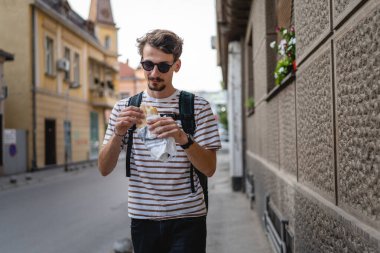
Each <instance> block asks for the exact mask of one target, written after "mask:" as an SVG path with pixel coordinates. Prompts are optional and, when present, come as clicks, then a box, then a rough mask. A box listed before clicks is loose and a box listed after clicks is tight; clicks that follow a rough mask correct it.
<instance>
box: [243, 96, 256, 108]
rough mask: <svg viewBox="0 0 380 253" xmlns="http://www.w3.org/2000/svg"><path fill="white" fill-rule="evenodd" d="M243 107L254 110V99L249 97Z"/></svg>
mask: <svg viewBox="0 0 380 253" xmlns="http://www.w3.org/2000/svg"><path fill="white" fill-rule="evenodd" d="M245 107H246V108H247V109H249V110H252V109H253V108H255V99H254V98H253V97H249V98H248V99H247V100H246V101H245Z"/></svg>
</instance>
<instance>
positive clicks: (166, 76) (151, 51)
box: [141, 44, 180, 91]
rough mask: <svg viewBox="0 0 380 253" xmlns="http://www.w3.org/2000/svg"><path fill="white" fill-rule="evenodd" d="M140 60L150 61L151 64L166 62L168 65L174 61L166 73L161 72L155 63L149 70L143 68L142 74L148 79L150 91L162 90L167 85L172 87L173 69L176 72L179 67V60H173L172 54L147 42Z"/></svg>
mask: <svg viewBox="0 0 380 253" xmlns="http://www.w3.org/2000/svg"><path fill="white" fill-rule="evenodd" d="M141 61H142V62H144V61H150V62H151V63H153V64H158V63H166V64H168V65H172V64H173V63H174V64H173V66H171V67H170V68H169V71H168V72H166V73H162V72H161V71H160V70H159V66H157V65H154V67H153V69H152V70H150V71H149V70H145V69H144V75H145V78H146V79H147V81H148V88H149V89H150V90H151V91H164V90H165V89H167V88H168V87H169V88H172V86H173V84H172V79H173V73H174V71H175V72H177V71H178V70H179V68H180V61H179V60H177V61H176V62H174V57H173V55H172V54H166V53H164V52H162V51H161V50H159V49H156V48H154V47H151V46H150V45H148V44H147V45H145V47H144V49H143V57H142V60H141Z"/></svg>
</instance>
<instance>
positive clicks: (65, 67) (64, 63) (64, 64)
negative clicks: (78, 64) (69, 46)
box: [57, 59, 70, 72]
mask: <svg viewBox="0 0 380 253" xmlns="http://www.w3.org/2000/svg"><path fill="white" fill-rule="evenodd" d="M57 69H58V70H62V71H65V72H67V71H69V70H70V62H69V60H67V59H59V60H58V61H57Z"/></svg>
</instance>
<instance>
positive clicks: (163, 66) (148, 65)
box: [140, 61, 175, 73]
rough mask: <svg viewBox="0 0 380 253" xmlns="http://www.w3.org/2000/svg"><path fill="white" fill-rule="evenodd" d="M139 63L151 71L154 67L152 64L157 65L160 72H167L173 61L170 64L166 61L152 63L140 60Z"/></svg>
mask: <svg viewBox="0 0 380 253" xmlns="http://www.w3.org/2000/svg"><path fill="white" fill-rule="evenodd" d="M140 63H141V66H142V67H143V69H144V70H146V71H152V70H153V69H154V66H157V68H158V70H159V71H160V72H161V73H167V72H168V71H169V69H170V68H171V67H172V66H173V65H174V63H175V62H173V64H171V65H170V64H168V63H166V62H159V63H154V62H152V61H142V62H140Z"/></svg>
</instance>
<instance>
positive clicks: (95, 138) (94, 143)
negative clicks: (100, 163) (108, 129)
mask: <svg viewBox="0 0 380 253" xmlns="http://www.w3.org/2000/svg"><path fill="white" fill-rule="evenodd" d="M90 123H91V125H90V127H91V131H90V159H96V158H97V157H98V152H99V122H98V113H96V112H90Z"/></svg>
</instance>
